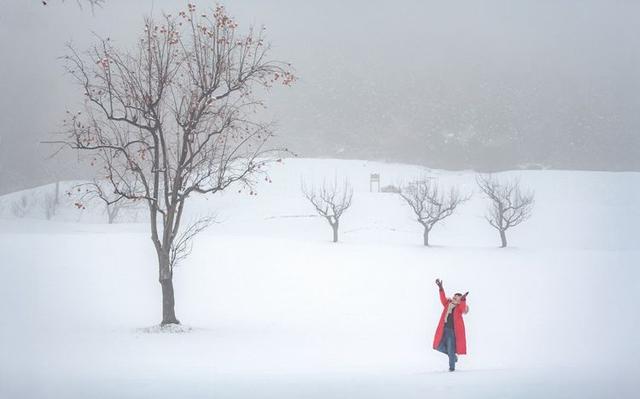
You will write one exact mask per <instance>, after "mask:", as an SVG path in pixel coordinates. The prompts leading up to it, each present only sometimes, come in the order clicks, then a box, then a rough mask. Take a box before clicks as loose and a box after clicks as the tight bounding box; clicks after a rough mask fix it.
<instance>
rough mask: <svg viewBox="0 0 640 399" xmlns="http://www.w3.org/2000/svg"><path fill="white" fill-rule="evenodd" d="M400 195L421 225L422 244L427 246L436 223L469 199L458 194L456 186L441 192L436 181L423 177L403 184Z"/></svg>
mask: <svg viewBox="0 0 640 399" xmlns="http://www.w3.org/2000/svg"><path fill="white" fill-rule="evenodd" d="M400 197H402V199H404V201H405V202H406V203H407V205H409V207H410V208H411V210H412V211H413V213H414V214H415V217H416V221H417V222H418V223H420V224H421V225H422V227H423V229H424V230H423V234H422V238H423V244H424V245H425V246H429V233H430V232H431V229H433V226H435V225H436V223H438V222H440V221H441V220H444V219H446V218H448V217H449V216H451V215H452V214H453V212H454V211H455V210H456V208H457V207H458V206H459V205H460V204H462V203H463V202H465V201H467V200H468V199H469V197H468V196H462V195H460V191H459V190H458V189H457V188H456V187H451V188H450V189H449V191H447V192H443V191H442V189H441V188H440V185H439V184H438V182H437V181H436V180H434V179H432V178H429V177H423V178H420V179H418V180H416V181H413V182H411V183H409V184H407V185H406V186H404V187H403V188H402V189H401V191H400Z"/></svg>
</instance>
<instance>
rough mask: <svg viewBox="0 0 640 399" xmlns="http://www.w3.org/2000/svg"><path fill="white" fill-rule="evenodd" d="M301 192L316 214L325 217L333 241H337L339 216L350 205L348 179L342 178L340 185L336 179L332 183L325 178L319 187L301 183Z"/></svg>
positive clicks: (351, 192)
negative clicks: (331, 232)
mask: <svg viewBox="0 0 640 399" xmlns="http://www.w3.org/2000/svg"><path fill="white" fill-rule="evenodd" d="M301 189H302V194H303V195H304V196H305V198H306V199H307V200H309V202H310V203H311V205H313V207H314V208H315V210H316V212H317V213H318V215H320V216H321V217H323V218H325V220H326V221H327V222H328V223H329V226H331V230H332V231H333V242H338V231H339V229H340V218H341V217H342V214H343V213H344V212H345V211H346V210H347V209H349V207H350V206H351V199H352V198H353V188H352V187H351V184H350V183H349V180H346V179H345V180H344V182H343V183H342V184H341V185H340V184H338V179H337V178H336V179H334V181H333V182H332V183H328V182H327V181H326V180H325V181H323V182H322V185H321V186H320V187H315V186H312V187H310V188H309V187H307V186H306V185H305V184H304V182H303V183H302V187H301Z"/></svg>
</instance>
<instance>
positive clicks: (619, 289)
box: [0, 159, 640, 399]
mask: <svg viewBox="0 0 640 399" xmlns="http://www.w3.org/2000/svg"><path fill="white" fill-rule="evenodd" d="M370 173H380V174H381V179H382V184H383V185H386V184H397V183H400V182H402V181H404V182H406V181H408V180H411V179H412V178H415V177H417V176H420V175H423V174H425V173H427V174H429V175H431V176H436V177H439V179H440V182H441V183H442V184H444V185H451V184H456V185H458V186H459V187H460V188H461V190H462V191H465V192H471V191H477V190H476V189H475V186H474V174H473V173H471V172H445V171H435V170H434V171H427V170H424V169H421V168H419V167H415V166H409V165H399V164H382V163H374V162H367V161H337V160H305V159H296V160H285V162H284V164H282V165H275V166H274V167H273V169H272V173H271V176H272V179H273V183H271V184H269V183H266V182H265V183H263V184H260V185H259V187H258V193H259V194H258V196H249V195H247V194H246V193H241V194H239V193H237V192H236V191H232V192H229V193H226V194H225V195H220V196H213V197H200V198H198V199H197V200H196V201H195V202H194V204H193V206H192V208H191V209H189V215H190V216H188V217H194V216H196V215H205V214H212V213H215V214H216V215H217V218H218V220H219V223H218V224H216V225H213V226H212V227H210V228H209V229H208V230H207V231H206V232H204V233H203V234H202V235H200V236H199V237H198V238H197V241H196V243H195V248H194V251H193V254H192V256H191V257H190V258H188V259H187V261H186V262H185V263H184V264H183V265H182V266H181V267H180V268H179V270H177V272H176V276H175V289H176V311H177V315H178V318H179V319H180V320H181V321H182V322H183V324H184V325H185V326H187V327H189V328H190V330H189V329H186V330H189V331H187V332H184V333H156V332H153V331H154V329H153V328H151V329H149V327H152V326H153V325H154V324H156V323H157V322H158V321H159V320H160V286H159V284H158V283H157V270H156V265H155V263H154V262H155V255H154V252H153V248H152V246H151V243H150V241H149V238H148V237H149V232H148V228H147V226H146V225H145V224H143V223H141V222H142V221H143V220H144V215H143V214H142V213H141V214H139V215H138V221H139V222H138V223H118V224H114V225H108V224H106V223H104V219H106V217H105V216H104V215H103V214H102V213H101V212H102V211H101V209H99V205H97V204H92V205H91V206H87V209H86V210H77V209H74V207H73V206H72V205H71V203H72V202H73V200H72V199H67V200H66V202H65V204H64V205H63V207H62V209H61V210H60V211H59V212H58V214H57V215H56V216H55V217H54V218H53V219H52V220H51V221H47V220H45V219H44V216H43V214H42V212H41V210H40V209H38V208H37V207H34V208H33V209H32V210H31V211H29V212H28V213H27V215H25V217H23V218H17V217H15V216H14V215H13V213H12V211H11V203H12V202H15V201H17V200H18V199H19V198H21V197H22V196H23V195H24V196H25V197H28V198H30V199H31V200H32V201H33V202H34V203H36V202H37V198H39V196H40V197H41V196H42V195H43V192H44V191H46V190H49V191H50V190H51V187H52V186H48V187H41V188H36V189H33V190H29V191H26V192H24V193H14V194H10V195H7V196H4V197H0V212H2V213H1V219H0V253H2V262H0V267H1V270H0V273H1V274H0V275H1V276H2V283H1V286H2V288H0V314H1V315H2V326H1V327H0V397H2V398H151V397H153V398H201V397H202V398H205V397H206V398H274V399H275V398H279V399H280V398H295V399H298V398H345V399H347V398H449V397H457V398H460V397H473V398H522V397H525V398H543V397H544V398H574V397H579V398H601V397H627V398H631V397H635V395H637V393H636V391H637V390H638V389H639V388H640V382H639V381H638V379H637V375H639V373H640V359H639V357H638V355H640V343H639V340H638V338H637V333H636V328H637V327H640V316H639V314H640V313H639V311H638V308H637V302H638V299H640V272H639V271H638V260H640V256H639V255H640V243H639V241H638V239H637V233H636V229H637V226H638V225H640V207H639V206H638V204H640V188H639V187H640V173H604V172H575V171H526V172H525V171H519V172H508V173H501V174H499V175H498V176H499V177H507V176H515V175H517V176H520V178H521V182H522V184H523V185H524V186H527V187H530V188H532V189H534V190H535V192H536V207H535V210H534V213H533V217H532V218H531V220H529V221H528V222H526V223H525V224H523V225H522V226H519V227H517V228H515V229H514V230H513V231H511V232H510V233H509V238H510V244H511V247H510V248H507V249H498V248H497V244H498V242H499V239H498V236H497V234H496V232H495V231H493V230H492V229H491V227H490V226H489V225H488V224H487V223H486V221H485V220H484V218H483V213H484V207H485V205H486V201H485V199H484V198H482V196H481V195H479V194H477V193H476V195H475V196H474V197H473V199H472V200H471V201H469V202H468V203H466V204H465V205H464V206H462V207H461V208H460V211H459V213H458V214H456V215H454V216H452V217H451V218H450V219H448V220H447V221H446V222H445V223H444V224H442V225H439V226H437V227H436V228H435V229H434V231H433V233H432V236H431V242H432V243H433V247H431V248H425V247H423V246H422V245H421V240H422V237H421V229H420V226H419V225H418V224H416V223H415V222H414V221H413V220H412V217H411V213H410V211H409V209H408V208H407V207H406V205H405V204H404V203H403V202H402V201H401V200H400V198H398V197H397V195H395V194H384V193H370V192H369V181H368V179H369V174H370ZM336 175H337V176H338V178H341V177H349V179H350V180H351V183H352V184H353V185H354V188H355V195H354V199H353V207H352V209H350V210H349V211H348V212H347V213H346V214H345V216H344V219H343V221H342V223H341V240H342V242H340V243H338V244H333V243H331V242H330V238H331V232H330V229H329V227H328V225H326V223H325V222H324V221H323V220H321V219H319V218H314V217H308V215H311V214H312V213H313V212H312V208H311V207H310V205H309V204H308V203H307V202H306V200H305V199H304V198H303V197H302V195H301V193H300V182H301V179H304V180H305V181H307V182H311V181H314V182H316V183H319V182H320V181H322V179H323V177H326V178H329V179H333V178H334V176H336ZM133 214H135V213H131V214H128V215H127V218H129V220H131V217H133V216H132V215H133ZM436 277H440V278H442V279H443V280H444V283H445V289H447V291H448V292H449V293H453V292H455V291H463V292H464V291H466V290H469V291H470V294H469V300H468V303H469V306H470V312H469V314H468V315H467V316H466V318H465V322H466V325H467V342H468V349H469V355H468V356H462V357H461V359H460V362H459V364H458V371H456V372H455V373H448V372H447V371H446V368H447V362H446V357H445V356H444V355H442V354H440V353H438V352H435V351H433V350H432V349H431V341H432V338H433V332H434V329H435V326H436V323H437V320H438V316H439V314H440V311H441V305H440V304H439V301H438V298H437V288H436V286H435V284H434V283H433V281H434V280H435V278H436Z"/></svg>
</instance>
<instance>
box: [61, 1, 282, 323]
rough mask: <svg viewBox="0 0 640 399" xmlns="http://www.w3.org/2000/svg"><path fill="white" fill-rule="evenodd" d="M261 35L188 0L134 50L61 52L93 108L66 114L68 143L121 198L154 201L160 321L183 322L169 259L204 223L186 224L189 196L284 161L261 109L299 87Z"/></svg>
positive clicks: (147, 28) (150, 26)
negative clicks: (278, 88)
mask: <svg viewBox="0 0 640 399" xmlns="http://www.w3.org/2000/svg"><path fill="white" fill-rule="evenodd" d="M263 33H264V29H260V30H257V31H256V30H253V29H249V30H248V31H246V32H244V33H242V32H240V31H239V29H238V24H237V23H236V22H235V21H234V19H233V18H231V17H230V16H229V15H227V13H226V12H225V10H224V8H223V7H221V6H218V7H216V8H215V9H213V10H207V12H204V13H197V12H196V7H195V6H194V5H191V4H190V5H189V6H188V9H187V10H184V11H180V12H179V13H178V15H164V16H163V18H161V20H160V21H157V22H156V21H154V20H153V19H151V18H147V19H146V20H145V24H144V31H143V32H142V33H141V35H140V37H139V38H138V40H137V44H136V45H135V47H133V48H132V49H127V48H124V47H119V46H116V45H115V44H114V43H113V42H112V41H111V40H109V38H104V39H98V41H97V44H96V45H94V46H93V47H92V48H91V49H90V50H88V51H84V52H81V51H78V50H77V49H76V48H74V47H72V46H69V53H68V55H67V56H66V57H65V61H66V67H67V69H68V71H69V73H70V74H71V76H73V77H74V78H75V80H76V81H77V82H78V83H79V84H80V86H81V87H82V92H83V94H84V96H85V104H86V107H85V109H83V110H82V111H81V112H72V113H69V115H68V117H67V119H66V120H65V126H66V129H65V132H66V134H67V138H66V139H65V140H63V141H64V143H66V144H67V145H68V146H70V147H71V148H73V149H76V150H78V151H80V152H81V153H86V154H88V155H89V160H90V161H91V163H92V164H95V165H96V166H97V167H99V169H100V171H101V175H99V176H97V177H98V178H99V179H106V180H107V181H108V182H109V183H110V185H111V189H112V191H113V193H114V194H115V199H114V200H117V201H119V200H130V201H144V202H145V203H146V205H147V206H148V210H149V221H150V229H151V241H152V242H153V246H154V248H155V251H156V254H157V261H158V279H159V282H160V285H161V287H162V325H165V324H177V323H179V321H178V319H177V318H176V315H175V310H174V304H175V299H174V289H173V266H174V264H175V262H174V261H175V260H177V259H179V258H180V255H179V254H184V253H185V251H184V248H186V247H188V246H185V243H184V241H183V240H181V239H180V238H179V237H182V238H185V237H186V239H187V240H188V239H190V238H192V237H193V234H192V233H194V232H198V231H200V230H201V228H202V223H201V221H197V220H196V221H195V222H194V224H192V225H191V226H188V227H186V229H185V228H184V226H182V219H183V215H184V212H185V208H186V205H187V203H188V199H189V198H190V197H191V196H192V195H194V194H214V193H217V192H220V191H223V190H225V189H227V188H228V187H229V186H231V185H232V184H236V183H237V184H242V185H245V186H248V187H253V185H254V184H255V182H256V181H257V178H258V175H260V174H262V173H265V170H264V166H265V165H266V164H267V163H268V162H271V161H272V160H274V159H275V157H277V155H276V151H275V150H273V149H269V148H267V145H266V144H267V142H268V140H269V139H270V138H271V137H272V136H273V133H272V131H271V126H270V124H267V123H261V122H260V121H259V119H257V118H256V112H257V110H258V109H259V108H260V107H262V106H263V103H262V101H261V100H260V95H261V94H262V92H264V89H265V88H270V87H272V86H274V85H276V84H278V85H280V84H282V85H291V84H292V82H293V81H294V76H293V75H292V73H291V72H290V70H289V65H288V64H285V63H282V62H277V61H275V60H272V59H271V58H270V57H269V45H267V44H266V43H265V41H264V38H263ZM248 191H250V192H251V193H252V194H253V192H254V191H253V190H248ZM118 198H119V199H118ZM181 231H187V234H186V236H185V235H184V234H182V235H181ZM178 246H180V247H181V248H182V249H181V248H178ZM172 254H176V255H172Z"/></svg>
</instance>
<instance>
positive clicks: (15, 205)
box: [11, 194, 30, 218]
mask: <svg viewBox="0 0 640 399" xmlns="http://www.w3.org/2000/svg"><path fill="white" fill-rule="evenodd" d="M29 205H30V204H29V198H28V197H27V195H26V194H22V195H21V196H20V198H18V199H17V200H16V201H13V202H12V203H11V213H13V216H15V217H19V218H23V217H25V216H26V215H27V212H28V211H29Z"/></svg>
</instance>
